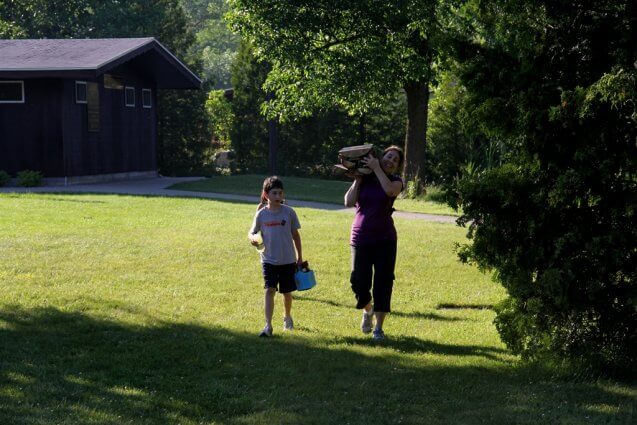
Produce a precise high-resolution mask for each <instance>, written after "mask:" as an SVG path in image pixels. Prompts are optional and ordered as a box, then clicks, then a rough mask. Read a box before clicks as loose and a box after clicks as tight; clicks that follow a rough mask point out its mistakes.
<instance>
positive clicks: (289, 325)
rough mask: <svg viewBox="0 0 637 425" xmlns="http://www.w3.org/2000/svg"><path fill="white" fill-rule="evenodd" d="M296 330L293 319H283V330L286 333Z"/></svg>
mask: <svg viewBox="0 0 637 425" xmlns="http://www.w3.org/2000/svg"><path fill="white" fill-rule="evenodd" d="M293 329H294V320H292V317H291V316H290V317H284V318H283V330H284V331H291V330H293Z"/></svg>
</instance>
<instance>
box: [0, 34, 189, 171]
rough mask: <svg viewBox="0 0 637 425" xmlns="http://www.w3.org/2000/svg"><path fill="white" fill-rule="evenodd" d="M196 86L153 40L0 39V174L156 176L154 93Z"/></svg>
mask: <svg viewBox="0 0 637 425" xmlns="http://www.w3.org/2000/svg"><path fill="white" fill-rule="evenodd" d="M200 86H201V80H200V79H199V78H198V77H197V76H196V75H195V74H194V73H192V72H191V71H190V70H189V69H188V68H187V67H186V66H185V65H184V64H183V63H181V62H180V61H179V59H177V58H176V57H175V56H174V55H173V54H171V53H170V52H169V51H168V50H167V49H166V48H165V47H164V46H163V45H162V44H161V43H159V42H158V41H157V40H155V39H154V38H124V39H85V40H68V39H67V40H0V170H5V171H7V172H8V173H9V174H12V175H15V173H17V172H18V171H20V170H25V169H29V170H35V171H40V172H42V173H43V174H44V176H45V177H54V178H55V177H57V178H65V179H67V181H69V180H70V181H85V180H91V179H94V178H96V177H104V176H106V177H110V178H117V177H129V176H135V175H145V174H153V173H156V170H157V154H156V146H157V90H158V89H198V88H199V87H200Z"/></svg>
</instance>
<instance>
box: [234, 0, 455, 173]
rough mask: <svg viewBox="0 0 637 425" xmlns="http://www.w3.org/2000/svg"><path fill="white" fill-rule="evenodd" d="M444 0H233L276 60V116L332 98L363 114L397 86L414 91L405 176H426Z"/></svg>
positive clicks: (271, 109)
mask: <svg viewBox="0 0 637 425" xmlns="http://www.w3.org/2000/svg"><path fill="white" fill-rule="evenodd" d="M449 3H450V2H445V1H442V0H400V1H395V0H391V1H390V0H385V1H380V0H351V1H340V0H296V1H293V2H290V1H287V0H230V5H231V8H232V10H231V13H230V14H229V18H230V20H231V22H232V23H233V25H234V27H235V28H236V30H237V31H239V32H240V33H241V34H242V35H243V36H244V37H246V38H247V39H248V40H250V42H251V43H252V44H253V45H254V46H255V47H256V52H257V55H258V56H259V57H261V58H263V59H266V60H267V61H268V62H269V63H271V64H272V70H271V72H270V73H269V75H268V79H267V81H266V88H267V89H268V90H271V91H272V92H273V93H274V94H275V96H274V98H273V100H272V101H271V102H269V103H268V104H267V106H266V112H267V113H269V114H270V116H280V117H282V118H283V119H285V118H287V117H299V116H308V115H311V114H312V113H313V112H314V111H316V110H327V109H329V108H330V107H332V106H333V105H339V106H341V107H344V108H345V109H347V110H348V111H350V112H351V113H357V114H363V113H365V112H366V111H368V110H370V109H374V108H378V107H379V106H380V105H382V104H383V103H384V102H387V99H389V98H390V97H391V96H392V95H393V94H394V93H395V91H396V90H397V89H398V88H402V89H403V90H404V92H405V95H406V98H407V129H406V130H407V131H406V138H405V150H406V155H407V161H406V169H405V176H406V178H407V179H408V180H416V179H419V180H420V181H424V177H425V173H424V169H423V165H424V152H425V139H426V129H427V108H428V100H429V85H430V82H431V80H432V76H433V72H434V69H433V68H434V61H435V58H436V55H437V49H438V43H439V41H440V39H441V37H440V35H441V30H440V28H441V20H442V19H443V17H444V16H446V14H447V12H446V11H445V10H444V9H445V8H446V7H448V4H449Z"/></svg>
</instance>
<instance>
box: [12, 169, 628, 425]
mask: <svg viewBox="0 0 637 425" xmlns="http://www.w3.org/2000/svg"><path fill="white" fill-rule="evenodd" d="M289 190H290V191H292V181H290V189H289ZM297 212H298V213H299V218H300V220H301V224H302V226H303V228H302V230H301V234H302V236H303V243H304V252H305V256H306V258H307V259H308V260H309V261H310V263H311V265H312V266H313V268H314V269H315V270H316V274H317V278H318V281H319V284H318V286H317V287H316V288H314V289H313V290H311V291H308V292H304V293H299V294H296V295H295V302H294V307H293V315H294V319H295V323H296V325H297V329H296V330H295V331H293V332H290V333H283V332H282V331H281V325H282V323H281V320H280V316H281V310H282V308H281V304H280V297H279V296H277V306H276V310H275V317H276V318H277V320H276V323H277V326H276V328H275V335H274V337H273V338H270V339H260V338H258V337H257V333H258V332H259V331H260V329H261V327H262V325H263V319H262V314H263V312H262V310H263V309H262V279H261V274H260V265H259V261H258V257H257V253H256V251H255V250H254V248H252V247H251V246H250V245H249V244H248V243H247V241H246V233H247V229H248V227H249V225H250V222H251V220H252V215H253V213H254V205H248V204H238V203H229V202H220V201H211V200H202V199H176V198H152V197H131V196H115V195H107V196H106V195H104V196H100V195H53V194H42V195H37V194H26V195H12V194H0V253H1V254H0V423H1V424H52V423H55V424H80V423H81V424H97V423H99V424H200V423H203V424H236V425H239V424H263V423H271V424H339V425H341V424H372V423H379V424H380V423H382V424H389V423H403V424H485V423H486V424H514V423H515V424H537V423H546V424H553V423H561V424H589V423H595V424H597V423H604V424H632V423H634V419H635V409H636V406H635V404H636V401H635V400H636V399H637V386H636V385H634V384H630V383H618V382H614V381H608V380H602V381H595V382H582V381H572V380H567V379H557V378H552V377H551V374H550V372H548V371H546V370H543V369H540V368H539V367H531V366H526V365H523V364H521V363H520V362H519V360H518V359H517V358H516V357H515V356H513V355H511V354H510V353H509V352H508V351H507V350H506V349H505V347H504V346H503V345H502V343H501V342H500V340H499V338H498V335H497V333H496V331H495V329H494V327H493V324H492V320H493V317H494V313H493V311H492V310H490V309H488V308H480V307H481V306H489V305H492V304H493V303H495V302H497V301H498V300H500V299H501V298H502V297H503V295H504V294H503V291H502V289H501V288H500V287H499V286H497V285H495V284H494V283H492V282H491V281H490V279H489V278H488V277H487V276H484V275H482V274H480V273H479V272H477V271H476V270H475V269H473V268H471V267H469V266H465V265H462V264H459V263H458V262H457V261H456V259H455V256H454V254H453V253H452V249H453V245H454V243H456V242H462V241H463V240H464V233H465V231H464V230H463V229H459V228H457V227H455V226H453V225H449V224H437V223H429V222H424V221H421V220H413V221H409V220H404V219H400V218H398V219H396V223H397V227H398V231H399V237H400V241H399V258H398V266H397V281H396V284H395V290H394V294H395V295H394V302H393V310H394V311H393V313H392V314H391V315H390V317H389V318H388V320H387V323H386V327H385V331H386V333H387V336H388V340H387V341H384V342H383V343H380V344H374V343H372V342H371V340H370V338H369V337H368V336H365V335H362V334H361V333H360V331H359V330H358V326H359V319H360V316H359V312H357V311H355V310H353V308H352V302H353V300H352V295H351V293H350V289H349V284H348V274H349V247H348V245H347V239H348V229H349V225H350V221H351V219H352V217H351V216H349V215H346V214H339V213H333V212H326V211H318V210H312V209H303V208H299V209H297Z"/></svg>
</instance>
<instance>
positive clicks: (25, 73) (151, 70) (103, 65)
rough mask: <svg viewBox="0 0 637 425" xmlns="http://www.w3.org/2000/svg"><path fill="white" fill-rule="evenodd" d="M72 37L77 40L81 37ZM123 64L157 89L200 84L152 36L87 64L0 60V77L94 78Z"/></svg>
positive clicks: (200, 82)
mask: <svg viewBox="0 0 637 425" xmlns="http://www.w3.org/2000/svg"><path fill="white" fill-rule="evenodd" d="M15 41H16V42H18V41H19V40H15ZM50 41H51V42H54V41H55V40H50ZM76 41H78V42H80V43H81V40H76ZM125 64H126V65H127V66H130V67H131V68H133V69H135V70H136V71H138V72H140V73H142V74H144V75H146V76H147V77H148V78H150V79H152V80H154V81H155V84H156V86H157V88H160V89H199V88H201V84H202V81H201V79H199V77H197V75H195V74H194V73H193V72H192V71H191V70H190V69H189V68H188V67H187V66H186V65H184V64H183V62H181V61H180V60H179V59H177V57H175V55H173V54H172V53H171V52H170V51H169V50H168V49H167V48H166V47H164V45H163V44H161V43H160V42H159V41H157V40H156V39H154V38H146V39H139V43H137V44H136V45H134V46H133V47H131V48H130V49H128V50H125V51H123V52H120V53H119V54H117V55H116V56H113V57H109V58H108V59H106V60H104V61H103V62H100V63H99V64H91V65H89V66H81V67H74V66H64V64H56V65H55V66H51V65H50V64H44V65H43V66H22V67H21V66H19V65H17V66H11V67H3V66H2V62H1V61H0V78H98V77H100V76H101V75H103V74H106V73H108V72H110V71H112V70H115V69H117V68H118V67H120V66H122V65H125Z"/></svg>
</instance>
